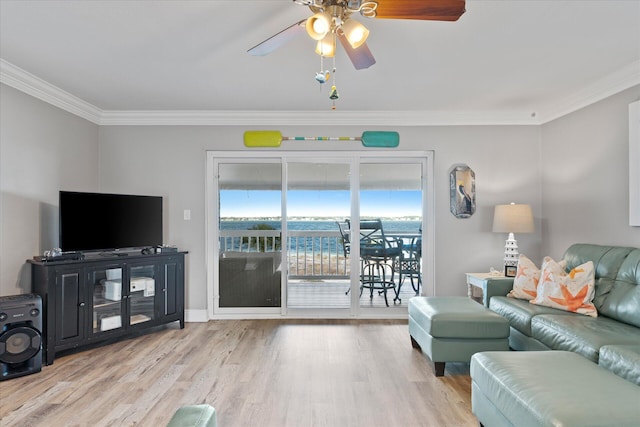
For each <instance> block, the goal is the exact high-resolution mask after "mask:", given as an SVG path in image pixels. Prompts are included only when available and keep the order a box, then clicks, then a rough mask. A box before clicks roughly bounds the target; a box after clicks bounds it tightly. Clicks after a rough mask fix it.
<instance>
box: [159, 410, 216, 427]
mask: <svg viewBox="0 0 640 427" xmlns="http://www.w3.org/2000/svg"><path fill="white" fill-rule="evenodd" d="M217 425H218V423H217V421H216V410H215V409H213V407H212V406H210V405H188V406H183V407H181V408H179V409H178V410H177V411H176V413H175V414H173V417H171V420H170V421H169V424H167V427H216V426H217Z"/></svg>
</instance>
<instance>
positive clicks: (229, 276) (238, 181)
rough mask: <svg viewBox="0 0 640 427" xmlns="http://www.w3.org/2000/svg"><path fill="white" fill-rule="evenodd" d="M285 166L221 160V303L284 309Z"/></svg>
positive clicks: (234, 308)
mask: <svg viewBox="0 0 640 427" xmlns="http://www.w3.org/2000/svg"><path fill="white" fill-rule="evenodd" d="M281 175H282V166H281V164H280V163H279V162H277V163H250V162H247V163H237V162H235V161H234V162H230V163H220V164H219V165H218V168H217V178H218V179H217V184H218V194H217V199H218V206H219V209H218V215H217V218H216V219H217V226H216V228H217V231H218V256H217V259H218V263H217V267H218V268H217V271H218V274H217V276H218V277H217V278H218V281H217V282H218V307H219V308H220V309H223V310H224V309H227V311H229V312H246V311H247V309H252V310H261V311H267V312H272V313H278V312H280V307H281V301H282V289H281V282H282V279H281V274H282V268H281V264H282V226H281V224H282V214H281V200H282V188H281V187H282V185H281Z"/></svg>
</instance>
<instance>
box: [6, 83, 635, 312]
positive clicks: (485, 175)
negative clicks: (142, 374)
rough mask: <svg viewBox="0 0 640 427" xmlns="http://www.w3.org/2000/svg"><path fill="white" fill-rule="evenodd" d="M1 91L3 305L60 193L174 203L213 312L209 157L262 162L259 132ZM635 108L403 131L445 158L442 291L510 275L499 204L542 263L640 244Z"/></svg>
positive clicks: (615, 103) (200, 293)
mask: <svg viewBox="0 0 640 427" xmlns="http://www.w3.org/2000/svg"><path fill="white" fill-rule="evenodd" d="M0 89H1V90H2V92H1V96H0V100H1V101H2V104H1V107H2V108H1V109H0V124H1V126H0V129H1V134H0V161H1V166H2V169H1V171H0V185H1V194H0V196H1V198H0V215H1V218H0V219H1V221H2V227H1V229H0V230H1V234H0V278H1V280H2V281H1V282H0V295H10V294H15V293H24V292H28V291H29V289H28V286H29V284H28V275H26V273H25V270H26V268H25V263H24V261H25V260H26V259H27V258H31V257H32V256H34V255H37V254H40V253H42V251H43V250H45V249H49V248H50V247H52V246H54V245H55V244H57V226H58V224H57V194H58V190H60V189H70V190H81V191H97V190H99V191H105V192H125V193H132V194H154V195H161V196H163V197H164V198H165V202H164V203H165V236H166V238H165V240H166V243H170V244H174V245H177V246H179V247H180V248H181V249H185V250H188V251H189V255H188V257H187V259H188V261H187V262H188V265H187V308H188V309H191V310H204V309H205V308H206V298H207V295H206V260H205V217H204V210H205V166H206V164H205V162H206V151H207V150H247V153H256V152H257V151H256V150H248V149H245V148H244V147H243V145H242V133H243V132H244V130H245V129H247V128H251V126H250V124H248V125H247V127H244V126H102V127H99V126H96V125H94V124H92V123H89V122H87V121H85V120H83V119H80V118H78V117H75V116H73V115H72V114H69V113H66V112H63V111H61V110H59V109H57V108H55V107H52V106H50V105H48V104H46V103H44V102H41V101H38V100H36V99H34V98H31V97H30V96H28V95H25V94H23V93H21V92H18V91H16V90H14V89H11V88H9V87H6V86H4V85H0ZM639 96H640V87H635V88H632V89H629V90H627V91H624V92H622V93H620V94H618V95H615V96H612V97H610V98H607V99H605V100H603V101H601V102H598V103H596V104H594V105H592V106H590V107H588V108H585V109H583V110H580V111H577V112H575V113H573V114H570V115H568V116H566V117H563V118H561V119H558V120H555V121H553V122H550V123H548V124H545V125H543V126H443V127H438V126H429V127H420V126H408V127H400V128H394V130H398V131H399V132H400V141H401V142H400V147H399V148H398V149H396V150H434V152H435V161H434V163H435V164H434V167H435V168H434V169H435V170H434V176H435V182H434V185H435V191H436V207H435V211H436V217H435V229H436V235H435V257H436V258H435V259H436V293H437V294H440V295H446V294H448V295H465V293H466V286H465V277H464V273H465V272H475V271H487V270H488V269H489V267H490V266H494V267H496V268H498V267H500V266H501V263H502V261H501V258H502V252H503V248H504V240H505V238H506V236H504V235H501V234H495V233H492V232H491V222H492V217H493V206H494V205H495V204H500V203H508V202H511V201H514V202H519V203H530V204H531V205H532V207H533V212H534V216H535V219H536V232H535V233H534V234H530V235H518V236H516V237H517V239H518V244H519V246H520V252H521V253H526V254H527V255H529V256H530V257H532V259H534V260H537V261H539V260H540V258H541V257H542V255H547V254H549V255H552V256H556V257H559V256H561V255H562V252H563V251H564V249H565V248H566V246H568V245H569V244H571V243H573V242H576V241H587V242H595V243H610V244H630V245H635V246H638V245H640V229H638V228H631V227H629V226H628V225H627V224H628V218H627V212H628V209H627V206H628V205H627V203H628V202H627V195H628V175H627V174H628V161H627V159H628V154H627V147H628V146H627V143H628V137H627V136H628V119H627V108H628V104H629V103H630V102H632V101H634V100H636V99H638V97H639ZM274 128H275V127H274ZM368 129H370V127H369V128H362V127H358V126H337V127H332V128H331V129H327V128H326V127H313V126H309V127H295V128H294V127H282V128H279V130H281V131H282V132H283V133H284V134H292V135H320V134H322V135H324V134H327V135H359V134H361V133H362V131H364V130H368ZM379 129H380V130H385V129H384V128H379ZM291 144H294V143H291ZM355 147H358V145H357V144H356V145H350V144H346V145H345V143H328V142H323V143H322V144H318V143H314V142H296V143H295V145H289V146H285V145H283V149H287V148H292V149H293V148H295V149H314V150H318V149H326V150H337V149H345V148H346V149H354V148H355ZM576 157H577V158H578V159H579V160H580V162H579V165H581V166H577V165H578V162H576V160H575V158H576ZM457 163H466V164H468V165H469V166H470V167H471V168H472V169H473V170H474V171H475V173H476V188H477V212H476V214H475V215H474V216H472V217H471V218H469V219H464V220H460V219H455V218H454V217H453V216H452V215H451V214H450V213H449V194H448V186H449V182H448V172H449V170H450V168H451V167H452V165H454V164H457ZM184 209H190V210H191V213H192V217H191V221H184V220H183V218H182V211H183V210H184Z"/></svg>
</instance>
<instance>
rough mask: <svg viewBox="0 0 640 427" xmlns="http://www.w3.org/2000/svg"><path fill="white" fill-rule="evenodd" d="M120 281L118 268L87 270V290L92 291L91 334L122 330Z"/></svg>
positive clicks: (120, 276) (120, 269)
mask: <svg viewBox="0 0 640 427" xmlns="http://www.w3.org/2000/svg"><path fill="white" fill-rule="evenodd" d="M122 279H123V277H122V268H120V267H113V268H110V267H100V268H96V269H92V270H89V283H90V286H89V289H92V290H93V302H92V303H93V306H92V311H93V313H92V314H93V323H92V333H93V334H98V333H101V332H106V331H110V330H113V329H119V328H122V326H123V324H122V318H123V304H122V301H123V294H122V290H123V286H122Z"/></svg>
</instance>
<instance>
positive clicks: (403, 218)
mask: <svg viewBox="0 0 640 427" xmlns="http://www.w3.org/2000/svg"><path fill="white" fill-rule="evenodd" d="M364 218H367V219H370V218H374V217H364ZM375 218H376V219H378V218H379V219H381V220H383V221H420V220H421V217H419V216H400V217H396V216H390V217H386V216H381V217H375ZM280 220H281V218H279V217H221V218H220V221H280ZM288 220H289V221H344V220H345V218H344V217H290V218H289V219H288Z"/></svg>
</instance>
